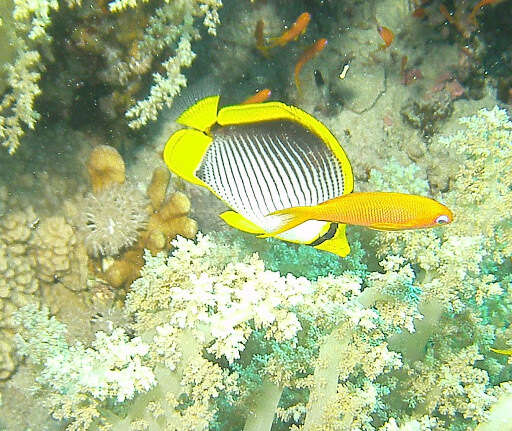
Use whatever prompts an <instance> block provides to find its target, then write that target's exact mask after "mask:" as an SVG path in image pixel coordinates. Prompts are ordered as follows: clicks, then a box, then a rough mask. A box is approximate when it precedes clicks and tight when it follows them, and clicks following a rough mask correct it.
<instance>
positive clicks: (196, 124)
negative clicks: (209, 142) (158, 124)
mask: <svg viewBox="0 0 512 431" xmlns="http://www.w3.org/2000/svg"><path fill="white" fill-rule="evenodd" d="M219 98H220V96H210V97H205V98H204V99H202V100H200V101H199V102H197V103H196V104H194V105H192V106H191V107H190V108H188V109H187V110H185V111H184V112H183V113H182V114H181V115H180V116H179V117H178V119H177V120H176V122H178V123H179V124H183V125H184V126H188V127H192V128H193V129H196V130H201V131H202V132H205V133H208V132H209V130H210V128H211V127H212V126H213V125H214V124H215V123H216V122H217V109H218V106H219Z"/></svg>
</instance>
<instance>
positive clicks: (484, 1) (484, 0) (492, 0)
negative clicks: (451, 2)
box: [468, 0, 503, 24]
mask: <svg viewBox="0 0 512 431" xmlns="http://www.w3.org/2000/svg"><path fill="white" fill-rule="evenodd" d="M502 1H503V0H480V1H479V2H478V3H477V4H476V5H475V6H474V7H473V10H472V11H471V13H470V15H469V18H468V20H469V21H470V22H472V23H474V24H476V15H477V14H478V12H479V11H480V9H481V8H483V7H484V6H487V5H490V4H497V3H501V2H502Z"/></svg>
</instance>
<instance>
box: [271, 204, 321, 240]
mask: <svg viewBox="0 0 512 431" xmlns="http://www.w3.org/2000/svg"><path fill="white" fill-rule="evenodd" d="M310 212H311V208H310V207H293V208H285V209H282V210H278V211H274V212H273V213H270V214H268V217H270V216H271V217H272V219H273V220H272V222H273V223H275V229H274V230H273V231H272V232H270V234H271V235H272V236H274V235H279V234H280V233H283V232H284V231H287V230H290V229H292V228H294V227H295V226H298V225H300V224H301V223H304V222H305V221H308V220H311V215H310Z"/></svg>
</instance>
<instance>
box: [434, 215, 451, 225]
mask: <svg viewBox="0 0 512 431" xmlns="http://www.w3.org/2000/svg"><path fill="white" fill-rule="evenodd" d="M449 222H450V218H449V217H448V216H447V215H446V214H442V215H440V216H439V217H437V218H436V219H435V220H434V223H436V224H445V223H449Z"/></svg>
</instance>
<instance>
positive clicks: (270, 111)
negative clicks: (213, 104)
mask: <svg viewBox="0 0 512 431" xmlns="http://www.w3.org/2000/svg"><path fill="white" fill-rule="evenodd" d="M273 120H289V121H294V122H296V123H299V124H301V125H302V126H303V127H305V128H306V129H308V130H310V131H311V132H312V133H314V134H315V135H317V136H318V137H319V138H320V139H321V140H322V141H323V142H325V144H326V145H327V146H328V147H329V149H330V150H331V151H332V152H333V153H334V155H335V156H336V158H337V159H338V160H339V162H340V164H341V169H342V172H343V179H344V190H343V194H347V193H351V192H352V191H353V189H354V176H353V174H352V167H351V166H350V162H349V160H348V158H347V155H346V154H345V151H344V150H343V148H342V147H341V145H340V144H339V142H338V140H337V139H336V138H335V137H334V135H333V134H332V133H331V132H330V131H329V129H328V128H327V127H325V126H324V125H323V124H322V123H321V122H320V121H318V120H317V119H316V118H314V117H313V116H311V115H309V114H308V113H307V112H304V111H303V110H302V109H299V108H295V107H294V106H288V105H285V104H284V103H281V102H265V103H254V104H248V105H233V106H226V107H225V108H222V109H221V110H220V111H219V113H218V115H217V123H218V124H219V125H221V126H230V125H235V124H247V123H254V122H260V121H273Z"/></svg>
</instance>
